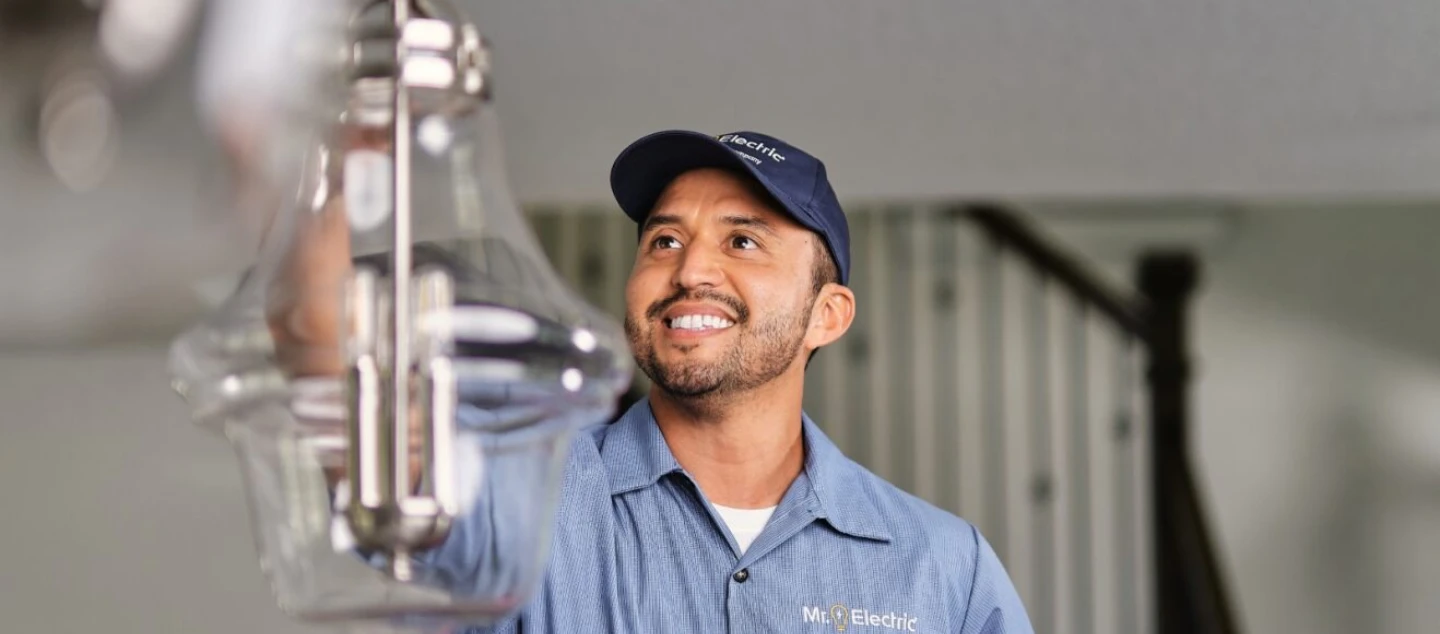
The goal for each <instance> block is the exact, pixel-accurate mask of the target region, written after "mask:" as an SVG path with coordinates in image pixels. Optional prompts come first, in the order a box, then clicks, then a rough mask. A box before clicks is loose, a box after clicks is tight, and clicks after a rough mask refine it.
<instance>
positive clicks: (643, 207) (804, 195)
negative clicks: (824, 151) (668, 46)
mask: <svg viewBox="0 0 1440 634" xmlns="http://www.w3.org/2000/svg"><path fill="white" fill-rule="evenodd" d="M705 167H715V168H722V169H732V170H735V169H738V170H739V171H740V172H741V173H746V174H749V175H750V176H752V177H754V179H755V181H756V182H758V183H760V185H761V186H762V187H764V188H765V190H766V191H768V192H770V194H771V195H772V196H774V197H775V200H776V201H778V202H779V203H780V205H781V206H783V207H784V211H785V212H786V213H788V214H790V216H791V217H793V218H794V219H795V220H796V222H799V223H800V224H801V225H804V226H805V228H807V229H809V230H811V231H814V232H815V233H817V234H819V236H820V238H821V239H823V240H824V241H825V246H826V247H827V248H829V249H830V257H832V258H834V259H835V266H836V268H838V269H839V272H840V283H841V284H847V283H849V280H850V225H849V223H848V222H846V220H845V212H844V210H842V209H841V208H840V201H839V200H837V199H836V197H835V190H834V189H831V188H830V180H829V179H828V178H827V177H826V176H825V164H824V163H821V162H820V159H817V158H815V157H814V156H811V155H809V154H807V153H806V152H805V151H804V150H801V149H800V148H797V147H795V146H793V145H790V144H789V143H786V142H784V141H781V140H780V139H777V138H775V137H772V136H769V135H765V134H760V133H758V132H732V133H729V134H722V135H720V136H710V135H708V134H703V133H700V132H690V131H686V130H669V131H666V132H656V133H655V134H651V135H649V136H646V137H644V138H641V139H640V140H638V141H636V142H634V143H631V144H630V147H627V148H625V151H623V152H621V153H620V156H618V157H616V159H615V164H614V166H612V167H611V168H610V191H611V192H613V193H614V194H615V201H616V202H618V203H620V208H621V209H623V210H624V211H625V215H627V216H630V217H631V218H632V219H634V220H635V222H637V223H644V222H645V217H646V216H648V215H649V214H650V210H651V209H652V208H654V206H655V202H656V201H657V200H659V198H660V194H661V193H662V192H664V191H665V188H666V187H667V186H669V185H670V182H671V181H673V180H675V178H676V177H678V176H680V175H681V174H684V173H685V172H688V171H690V170H694V169H700V168H705Z"/></svg>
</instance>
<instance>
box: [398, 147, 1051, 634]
mask: <svg viewBox="0 0 1440 634" xmlns="http://www.w3.org/2000/svg"><path fill="white" fill-rule="evenodd" d="M611 186H612V190H613V192H614V194H615V197H616V200H617V201H618V202H619V204H620V207H621V208H622V209H623V210H624V211H625V213H626V214H627V215H629V216H630V217H631V218H632V219H634V220H635V221H636V222H637V224H638V229H639V245H638V249H637V252H636V258H635V266H634V269H633V270H632V271H631V275H630V279H629V282H628V284H627V286H626V291H625V292H626V306H627V309H626V318H625V331H626V333H627V335H628V338H629V342H630V345H631V348H632V352H633V353H634V356H635V359H636V361H637V363H638V365H639V367H640V368H641V369H642V370H643V371H644V372H645V373H646V374H647V375H648V376H649V377H650V378H651V380H652V382H653V387H652V388H651V391H650V393H649V396H648V397H647V398H646V399H643V400H642V401H640V402H639V403H637V404H635V405H634V406H633V407H631V408H630V409H629V410H628V411H627V412H625V414H624V415H623V416H621V417H620V419H619V420H618V421H616V422H615V423H613V424H611V425H606V426H600V427H596V428H592V429H589V430H585V431H582V432H580V433H579V435H578V438H577V439H576V441H575V442H574V443H573V444H572V446H571V454H570V459H569V464H568V467H567V471H566V474H565V479H564V484H563V487H562V491H563V493H562V499H561V501H560V503H559V505H558V510H557V518H556V524H555V536H554V539H553V543H552V551H551V556H550V563H549V568H548V571H547V574H546V577H545V579H544V582H543V585H542V587H541V589H540V592H539V594H538V595H537V596H535V597H534V598H533V599H532V600H531V601H530V602H529V603H528V604H527V605H525V606H524V607H523V608H522V609H521V610H520V611H519V613H518V614H516V615H514V616H513V617H511V618H510V619H508V620H506V621H503V622H501V623H499V624H497V625H495V626H493V629H492V630H487V631H498V632H519V631H524V632H536V631H541V632H655V633H671V632H675V633H678V632H710V631H722V630H723V631H730V632H775V631H785V632H828V631H835V632H841V631H850V632H885V631H892V632H956V633H964V634H1000V633H1007V634H1011V633H1029V632H1031V631H1032V630H1031V626H1030V623H1029V621H1028V619H1027V617H1026V614H1025V611H1024V608H1023V607H1022V605H1021V602H1020V600H1019V598H1018V596H1017V595H1016V592H1015V590H1014V587H1013V586H1012V584H1011V582H1010V579H1009V578H1008V576H1007V575H1006V572H1005V570H1004V568H1003V567H1002V566H1001V564H1000V562H999V560H998V559H997V557H996V555H995V553H994V552H993V551H992V550H991V548H990V546H989V545H988V544H987V543H986V542H985V540H984V539H983V538H982V537H981V536H980V535H979V533H978V532H977V531H976V530H975V528H974V527H972V526H971V525H970V524H967V523H966V522H964V521H962V520H961V519H959V518H957V517H955V516H953V515H951V514H949V513H946V512H944V511H941V510H940V509H937V508H935V507H933V506H931V505H929V504H927V503H925V502H923V501H921V500H919V499H917V498H915V497H912V496H910V495H908V494H906V493H904V492H902V491H900V490H899V489H897V488H895V487H894V486H892V485H890V484H889V483H886V482H884V481H883V480H881V479H880V478H878V477H877V476H875V475H873V474H871V473H870V472H868V471H866V470H865V469H863V468H862V467H860V466H859V465H857V464H855V463H854V462H851V461H850V460H849V459H847V458H846V457H845V456H844V455H842V454H841V452H840V451H839V450H838V449H837V448H836V447H835V445H833V444H832V443H831V442H830V441H829V440H828V439H827V438H826V437H825V435H824V434H823V433H822V432H821V431H820V429H819V428H818V427H817V426H816V425H815V424H814V422H813V421H811V420H810V419H809V418H808V417H806V415H805V414H804V413H803V412H802V408H801V401H802V394H803V390H804V374H805V367H806V364H807V362H808V360H809V358H810V356H811V354H812V353H813V352H814V351H816V350H818V349H820V348H822V347H824V346H826V345H828V344H830V343H833V342H834V341H836V340H838V339H839V338H840V337H841V336H843V335H844V334H845V331H846V330H847V329H848V328H849V327H850V324H851V322H852V320H853V318H854V315H855V310H856V300H855V296H854V293H852V292H851V290H850V289H849V288H847V287H846V286H845V283H846V281H847V280H848V279H849V273H850V254H849V231H848V227H847V223H846V220H845V215H844V213H843V211H842V210H841V208H840V205H839V203H838V201H837V200H836V197H835V194H834V192H833V190H832V189H831V187H830V184H829V182H828V180H827V177H826V173H825V167H824V165H823V164H822V163H821V162H820V161H818V160H817V159H815V158H814V157H812V156H810V155H808V154H806V153H805V152H803V151H801V150H800V149H799V148H796V147H794V146H791V145H789V144H787V143H784V142H782V141H780V140H778V139H775V138H773V137H769V136H766V135H763V134H757V133H753V132H741V133H735V134H726V135H722V136H720V137H718V138H717V137H711V136H708V135H703V134H699V133H693V132H662V133H658V134H654V135H651V136H648V137H645V138H643V139H640V140H639V141H637V142H635V143H634V144H632V145H631V146H630V147H629V148H627V149H626V150H625V151H624V152H623V153H622V154H621V155H620V156H619V158H618V159H617V160H616V161H615V164H614V167H613V168H612V171H611ZM497 486H498V485H497ZM495 528H496V527H487V524H486V522H485V521H484V520H483V519H481V518H472V520H471V521H464V520H463V519H462V521H459V522H457V524H456V526H455V528H454V529H453V530H452V533H451V535H450V536H449V538H448V539H447V541H446V543H445V544H444V545H442V546H441V547H440V548H439V549H437V550H435V551H433V552H431V553H430V554H428V555H427V556H426V558H425V561H423V562H421V563H422V565H424V566H425V567H427V568H428V569H429V570H428V574H427V577H429V578H431V579H433V580H436V581H438V582H440V583H445V584H448V585H450V586H451V587H452V588H461V587H464V585H465V583H466V580H467V575H469V576H473V575H471V574H470V572H469V571H473V570H474V568H475V565H476V562H477V561H478V560H480V559H483V558H484V555H483V553H484V552H485V550H486V548H487V546H486V544H493V543H494V542H495V540H494V539H492V537H493V535H487V534H485V531H487V530H491V529H495ZM489 547H493V546H489Z"/></svg>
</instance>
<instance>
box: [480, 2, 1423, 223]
mask: <svg viewBox="0 0 1440 634" xmlns="http://www.w3.org/2000/svg"><path fill="white" fill-rule="evenodd" d="M467 5H468V7H469V8H470V9H471V11H472V13H473V15H474V17H475V18H476V19H477V20H478V21H479V22H480V24H481V26H482V29H483V30H484V31H485V32H487V33H488V34H489V35H490V37H491V38H492V39H493V40H494V42H495V47H496V57H497V64H498V70H497V82H496V85H497V87H498V91H499V92H498V96H499V101H500V104H501V107H502V108H503V111H502V117H504V118H505V122H506V137H507V139H508V141H509V145H510V158H511V164H512V166H513V168H514V180H515V181H516V183H517V185H518V187H519V190H520V192H521V193H522V195H524V196H527V197H534V198H562V199H591V198H603V197H605V196H606V194H607V188H606V171H607V169H608V167H609V163H610V161H611V159H612V158H613V157H614V155H615V154H616V152H618V151H619V150H620V149H621V148H622V147H624V145H625V144H626V143H627V142H629V141H630V140H632V139H634V138H636V137H638V136H640V135H642V134H644V133H646V132H650V131H653V130H656V129H661V128H666V127H671V126H675V127H691V128H697V129H700V130H704V131H711V132H723V131H727V130H733V129H759V130H761V131H768V132H771V133H773V134H775V135H777V136H781V137H782V138H786V139H787V140H790V141H792V142H794V143H796V144H797V145H801V146H802V147H805V148H807V149H809V150H811V151H812V152H814V153H816V154H817V155H819V156H820V157H821V158H822V159H824V160H826V162H827V164H828V165H829V166H830V168H831V175H832V177H833V179H834V180H835V181H836V186H837V189H838V190H839V191H840V193H841V195H842V196H845V197H867V198H868V197H888V196H917V195H919V196H932V195H943V196H966V195H1004V196H1011V195H1013V196H1020V195H1023V196H1036V195H1041V196H1067V195H1096V194H1099V195H1171V194H1207V195H1226V196H1229V195H1234V196H1247V197H1253V196H1276V195H1305V196H1309V195H1325V194H1333V193H1345V194H1385V195H1416V194H1432V193H1436V192H1440V179H1437V178H1436V177H1437V175H1440V88H1437V86H1440V4H1437V3H1436V2H1434V0H1366V1H1364V2H1356V1H1354V0H1271V1H1269V2H1257V1H1255V0H1209V1H1206V2H1193V1H1185V0H1148V1H1147V0H1088V1H1086V2H1075V1H1073V0H1070V1H1066V0H1007V1H1003V2H1002V1H996V0H989V1H985V2H980V1H976V0H889V1H885V2H880V1H875V0H788V1H786V2H774V1H767V0H729V1H727V2H703V1H701V0H678V1H677V0H633V1H628V2H595V1H593V0H526V1H525V2H514V1H506V2H500V1H475V2H469V3H467Z"/></svg>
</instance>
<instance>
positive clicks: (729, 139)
mask: <svg viewBox="0 0 1440 634" xmlns="http://www.w3.org/2000/svg"><path fill="white" fill-rule="evenodd" d="M717 138H718V139H719V140H720V142H721V143H729V144H732V145H741V146H744V147H746V148H749V149H751V150H754V151H755V152H758V153H759V154H760V155H761V156H764V157H766V158H769V159H770V160H772V161H775V162H776V163H779V162H781V161H784V160H785V155H784V154H781V153H780V151H779V150H777V149H775V148H773V147H770V146H768V145H765V143H763V142H761V141H756V140H754V139H747V138H745V137H743V136H740V135H738V134H722V135H720V136H719V137H717ZM730 149H731V150H734V151H735V153H736V154H739V155H740V158H743V159H745V160H747V161H750V162H751V163H754V164H756V165H759V164H761V161H760V157H758V156H755V155H753V154H751V153H749V152H746V151H744V150H737V149H735V148H730Z"/></svg>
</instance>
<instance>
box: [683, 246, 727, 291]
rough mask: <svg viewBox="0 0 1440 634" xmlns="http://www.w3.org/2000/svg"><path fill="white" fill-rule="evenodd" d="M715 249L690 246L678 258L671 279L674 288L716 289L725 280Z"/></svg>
mask: <svg viewBox="0 0 1440 634" xmlns="http://www.w3.org/2000/svg"><path fill="white" fill-rule="evenodd" d="M720 258H721V254H720V253H718V252H717V250H716V249H711V248H707V247H704V246H696V245H691V246H689V247H687V248H686V249H685V251H684V253H682V254H681V256H680V262H679V265H678V266H676V267H675V274H674V277H673V279H672V282H673V283H674V285H675V287H676V288H684V289H695V288H701V287H712V288H713V287H716V286H719V285H720V284H721V282H722V281H723V280H724V279H725V273H724V270H723V269H722V267H721V263H720Z"/></svg>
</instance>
